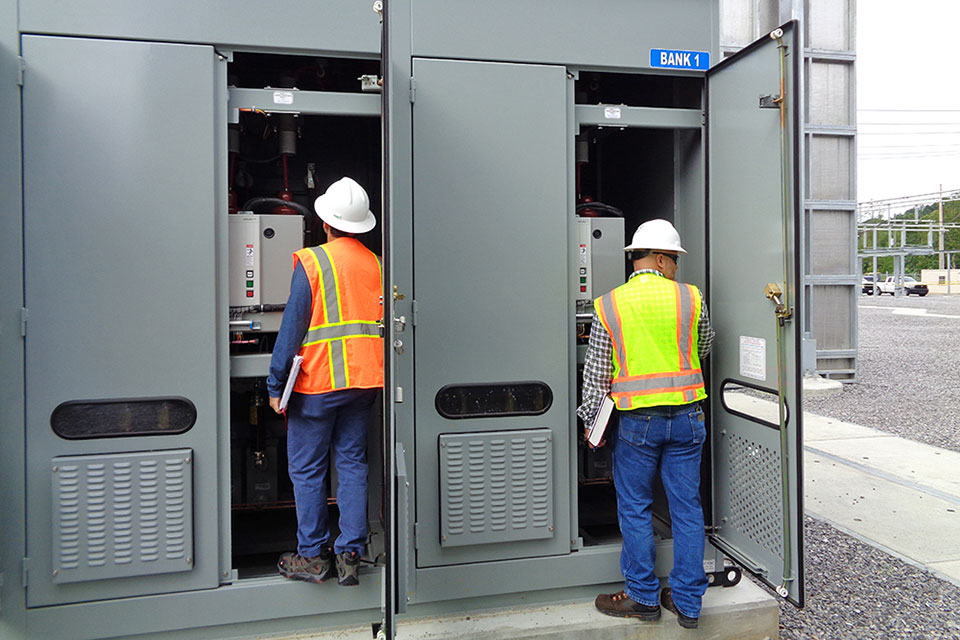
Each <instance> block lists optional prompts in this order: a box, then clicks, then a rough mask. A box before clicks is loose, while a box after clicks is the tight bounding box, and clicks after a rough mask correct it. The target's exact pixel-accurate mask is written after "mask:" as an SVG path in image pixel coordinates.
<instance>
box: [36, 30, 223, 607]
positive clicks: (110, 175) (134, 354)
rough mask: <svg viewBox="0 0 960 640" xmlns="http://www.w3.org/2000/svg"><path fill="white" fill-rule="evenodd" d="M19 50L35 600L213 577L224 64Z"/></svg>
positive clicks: (79, 50) (185, 585)
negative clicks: (175, 414)
mask: <svg viewBox="0 0 960 640" xmlns="http://www.w3.org/2000/svg"><path fill="white" fill-rule="evenodd" d="M22 46H23V58H24V60H25V64H26V69H27V71H26V74H25V75H26V79H25V82H24V87H23V146H24V159H23V162H24V252H25V254H26V255H27V256H28V259H27V261H26V267H25V273H24V280H25V305H26V307H27V309H28V313H29V321H28V324H27V335H26V342H25V349H26V371H27V375H26V397H27V408H26V431H27V496H28V500H27V556H28V560H27V562H26V569H27V599H28V605H29V606H40V605H50V604H58V603H68V602H81V601H90V600H100V599H105V598H117V597H130V596H134V595H138V594H148V593H163V592H171V591H182V590H189V589H201V588H210V587H215V586H216V585H217V584H218V582H219V575H218V574H219V553H220V552H219V548H218V539H219V538H218V529H217V527H218V525H217V520H218V515H217V513H218V508H217V496H218V484H217V483H218V464H219V463H218V459H217V430H218V425H219V422H220V416H219V414H218V407H217V400H216V388H217V380H218V377H217V376H218V361H219V348H218V340H217V326H218V309H219V307H220V305H221V304H223V303H224V301H223V300H221V299H220V298H219V297H218V288H217V286H216V258H215V256H216V255H217V242H218V241H217V232H218V229H217V228H216V217H217V213H218V211H219V209H218V204H219V203H218V198H217V195H216V194H217V190H216V189H215V188H211V186H212V185H216V184H218V182H219V174H218V168H217V163H216V162H215V159H216V154H217V140H218V136H217V131H218V127H222V126H225V125H224V124H223V122H224V121H223V119H222V118H223V116H222V113H225V108H224V106H223V104H225V103H223V104H219V105H218V102H217V100H216V97H217V95H218V92H217V86H218V83H219V84H220V85H221V86H222V87H223V89H222V90H225V83H224V75H223V74H222V71H221V68H220V67H221V64H222V63H221V62H219V61H218V56H217V54H216V53H215V52H214V50H213V48H212V47H206V46H188V45H175V44H156V43H149V42H121V41H109V40H89V39H81V38H59V37H44V36H24V37H23V39H22ZM221 95H223V94H221ZM220 183H221V184H222V182H220ZM106 247H109V250H106V249H105V248H106ZM184 310H189V313H184V312H183V311H184ZM140 399H153V400H155V401H156V404H147V405H144V404H142V403H140V402H139V400H140ZM170 399H174V400H173V401H175V402H176V403H177V406H179V407H181V408H184V407H186V408H185V409H184V410H185V411H186V412H187V413H190V406H192V407H193V408H194V409H195V414H196V415H195V419H194V420H193V425H192V427H191V428H189V429H188V430H186V431H185V432H183V433H176V432H177V431H182V427H183V426H185V425H186V423H188V422H190V419H189V416H188V417H187V418H186V422H181V423H179V424H180V428H174V427H176V426H177V423H178V421H177V419H175V418H171V414H170V411H171V410H175V408H174V407H173V405H172V404H169V402H171V400H170ZM76 401H81V402H80V404H79V405H78V404H73V405H71V404H66V405H65V404H64V403H71V402H76ZM104 401H106V402H104ZM165 403H167V404H165ZM144 406H146V407H147V409H146V411H147V412H148V413H150V415H149V416H147V417H145V416H144V415H141V414H138V411H140V410H141V409H142V408H143V407H144ZM58 407H63V408H62V409H61V413H60V414H58V418H57V420H56V421H57V422H58V423H62V424H58V428H59V430H60V432H61V433H62V434H63V435H57V434H56V433H54V430H53V428H52V425H51V420H52V419H53V418H54V412H55V411H56V410H57V408H58ZM167 428H169V429H170V431H171V432H172V433H171V434H170V435H166V434H162V433H163V431H164V429H167ZM91 432H93V433H97V434H100V435H101V436H103V435H107V436H116V437H96V438H92V439H90V438H85V437H84V436H85V435H88V434H90V433H91ZM142 432H150V433H151V435H139V434H140V433H142ZM159 434H162V435H159ZM64 436H66V437H64ZM148 451H149V452H152V453H151V454H149V455H146V456H145V455H144V454H142V453H136V452H148ZM121 452H125V453H121ZM68 473H69V474H71V475H70V476H69V477H67V476H65V474H68Z"/></svg>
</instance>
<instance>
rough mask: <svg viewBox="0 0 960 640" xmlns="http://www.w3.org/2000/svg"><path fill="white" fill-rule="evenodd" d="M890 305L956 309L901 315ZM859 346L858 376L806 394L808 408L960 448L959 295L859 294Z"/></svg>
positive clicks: (911, 437) (932, 309) (805, 404)
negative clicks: (828, 393)
mask: <svg viewBox="0 0 960 640" xmlns="http://www.w3.org/2000/svg"><path fill="white" fill-rule="evenodd" d="M877 307H888V308H886V309H884V308H877ZM889 307H897V308H903V309H911V310H913V309H916V310H923V309H925V310H926V311H927V313H928V314H942V315H953V316H957V317H954V318H938V317H923V316H915V315H895V314H893V313H892V312H891V310H890V309H889ZM859 351H860V367H859V372H858V374H859V375H858V380H859V382H858V383H857V384H848V385H844V388H843V393H841V394H839V395H836V396H832V397H827V398H809V399H805V400H804V407H803V408H804V410H805V411H809V412H810V413H816V414H818V415H822V416H828V417H831V418H837V419H840V420H846V421H848V422H853V423H856V424H862V425H864V426H867V427H873V428H874V429H880V430H881V431H886V432H889V433H893V434H896V435H898V436H902V437H904V438H908V439H910V440H917V441H919V442H924V443H926V444H930V445H933V446H936V447H942V448H944V449H950V450H952V451H960V403H958V402H957V401H956V393H957V380H958V378H960V371H958V367H960V296H952V297H947V296H937V295H932V294H931V295H928V296H926V297H924V298H918V297H916V296H910V297H909V298H900V299H896V298H893V297H891V296H860V349H859Z"/></svg>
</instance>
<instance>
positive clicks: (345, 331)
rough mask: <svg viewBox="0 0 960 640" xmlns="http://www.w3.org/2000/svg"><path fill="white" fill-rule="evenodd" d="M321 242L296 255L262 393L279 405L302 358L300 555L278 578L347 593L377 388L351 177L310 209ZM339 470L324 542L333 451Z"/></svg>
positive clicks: (371, 308) (354, 577) (355, 564)
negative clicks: (335, 521) (332, 526)
mask: <svg viewBox="0 0 960 640" xmlns="http://www.w3.org/2000/svg"><path fill="white" fill-rule="evenodd" d="M314 208H315V209H316V212H317V215H318V216H319V217H320V220H321V221H322V222H323V230H324V232H325V233H326V234H327V242H326V243H324V244H322V245H320V246H318V247H307V248H305V249H300V250H299V251H297V252H295V253H294V254H293V279H292V282H291V285H290V297H289V299H288V300H287V305H286V308H285V309H284V312H283V320H282V322H281V325H280V331H279V333H278V334H277V340H276V343H275V345H274V349H273V355H272V357H271V361H270V376H269V377H268V378H267V391H268V393H269V395H270V406H271V407H272V408H273V410H274V411H276V412H277V413H280V412H281V410H280V399H281V397H282V394H283V390H284V387H285V386H286V382H287V378H288V376H289V375H290V370H291V363H292V361H293V359H294V356H296V355H300V356H301V357H302V358H303V360H302V363H301V367H300V371H299V374H298V375H297V377H296V379H295V384H294V386H293V391H292V393H291V395H290V399H289V403H288V405H287V407H286V415H287V460H288V470H289V473H290V480H291V481H292V482H293V493H294V498H295V500H296V506H297V543H298V544H297V551H296V552H289V553H285V554H283V555H282V556H281V557H280V560H279V562H278V563H277V569H278V570H279V572H280V574H281V575H282V576H284V577H287V578H292V579H295V580H304V581H307V582H316V583H319V582H323V581H324V580H326V579H327V578H329V577H331V576H332V575H333V565H334V561H335V562H336V569H337V582H338V583H339V584H340V585H343V586H353V585H356V584H359V566H360V557H361V556H362V555H363V553H364V548H365V546H366V539H367V427H368V423H369V419H370V412H371V408H372V406H373V404H374V402H375V401H376V399H377V397H378V396H379V395H380V394H381V392H382V389H383V339H382V338H381V337H380V322H381V320H382V318H383V311H382V304H381V296H382V295H383V283H382V268H381V264H380V258H379V257H378V256H377V255H376V254H374V253H373V252H372V251H370V250H369V249H367V248H366V247H365V246H364V245H363V244H362V243H361V242H360V240H358V239H357V236H358V235H360V234H363V233H366V232H367V231H370V230H371V229H373V227H374V226H375V225H376V218H375V217H374V215H373V213H372V212H371V211H370V200H369V197H368V196H367V192H366V191H364V189H363V187H361V186H360V185H359V184H357V182H355V181H354V180H353V179H351V178H342V179H341V180H338V181H337V182H335V183H333V184H332V185H330V187H329V188H328V189H327V191H326V192H325V193H324V194H323V195H321V196H320V197H318V198H317V200H316V202H315V203H314ZM331 446H332V451H333V458H334V462H335V463H336V465H337V506H338V507H339V510H340V522H339V524H340V535H339V536H338V537H337V539H336V541H335V542H334V544H333V545H332V546H331V545H330V544H329V539H330V532H329V529H328V523H327V472H328V470H329V466H330V461H329V452H330V450H331Z"/></svg>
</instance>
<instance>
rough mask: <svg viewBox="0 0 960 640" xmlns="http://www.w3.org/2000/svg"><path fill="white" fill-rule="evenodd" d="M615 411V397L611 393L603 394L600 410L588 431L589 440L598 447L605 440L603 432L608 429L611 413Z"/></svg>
mask: <svg viewBox="0 0 960 640" xmlns="http://www.w3.org/2000/svg"><path fill="white" fill-rule="evenodd" d="M612 413H613V398H611V397H610V396H609V395H606V396H603V400H602V401H601V402H600V410H599V411H597V415H596V417H594V419H593V424H591V425H590V430H589V431H588V432H587V442H589V443H590V444H591V445H592V446H594V447H596V446H597V445H599V444H600V443H601V442H602V441H603V434H604V432H606V430H607V422H609V421H610V414H612Z"/></svg>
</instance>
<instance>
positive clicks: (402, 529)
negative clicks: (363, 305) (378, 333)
mask: <svg viewBox="0 0 960 640" xmlns="http://www.w3.org/2000/svg"><path fill="white" fill-rule="evenodd" d="M374 10H375V11H377V10H379V12H380V15H381V22H382V26H381V39H380V69H381V75H382V78H383V89H382V92H381V95H382V101H381V116H380V117H381V123H382V139H381V148H382V150H383V208H382V211H383V223H382V227H381V228H382V233H383V286H384V288H383V324H384V329H383V337H384V339H383V351H384V357H383V368H384V371H383V373H384V386H383V388H384V398H383V407H384V412H383V416H384V425H383V427H384V430H383V469H384V475H385V478H384V480H385V482H384V495H383V524H384V538H385V541H384V544H385V551H386V562H385V565H384V570H383V576H382V580H383V602H382V606H383V624H382V625H381V628H380V632H379V633H378V634H377V640H393V638H395V637H396V618H397V614H399V613H403V612H404V611H406V602H407V599H406V593H407V582H408V578H409V576H410V563H409V557H410V550H409V548H408V547H409V541H410V529H411V527H410V523H409V517H410V515H409V514H410V513H411V509H410V504H409V500H408V498H407V496H408V495H409V482H408V479H407V477H406V463H405V458H406V453H405V450H404V446H403V443H402V441H401V439H400V438H398V436H397V425H398V423H399V422H400V421H402V420H405V419H406V420H409V416H407V415H406V414H405V412H404V411H405V409H404V404H403V389H402V385H403V384H405V383H404V378H403V374H402V372H401V371H400V366H401V364H404V366H409V363H402V362H401V360H400V358H401V357H402V354H403V352H404V349H403V342H404V341H406V340H407V336H406V334H405V331H406V329H407V327H406V317H405V316H404V315H403V314H404V313H405V312H406V313H407V314H409V313H410V307H409V301H405V299H406V296H405V295H404V294H403V293H401V291H403V290H404V289H405V288H408V286H407V285H405V283H406V282H409V276H408V275H405V274H406V271H405V270H404V268H403V264H404V260H405V259H406V254H405V252H404V248H405V247H406V246H408V245H409V244H410V241H409V238H408V237H407V234H406V233H405V231H404V229H406V228H408V227H409V224H408V223H405V221H406V220H407V219H408V217H409V210H408V209H405V208H404V206H403V205H402V204H401V203H404V202H406V201H407V200H409V197H408V196H407V192H408V187H407V185H408V184H409V174H410V166H409V160H408V159H407V156H408V155H409V142H407V141H409V138H410V124H409V122H410V113H409V111H410V104H409V100H408V99H407V97H406V95H405V93H406V92H405V89H409V79H410V72H409V60H410V54H409V46H410V45H409V35H408V32H409V28H407V29H404V27H403V25H404V24H406V25H407V26H408V27H409V7H408V5H407V3H406V2H403V1H397V2H391V1H389V0H383V2H382V3H380V2H378V3H375V4H374ZM401 83H404V84H405V87H404V88H402V87H401ZM407 261H409V260H407Z"/></svg>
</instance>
